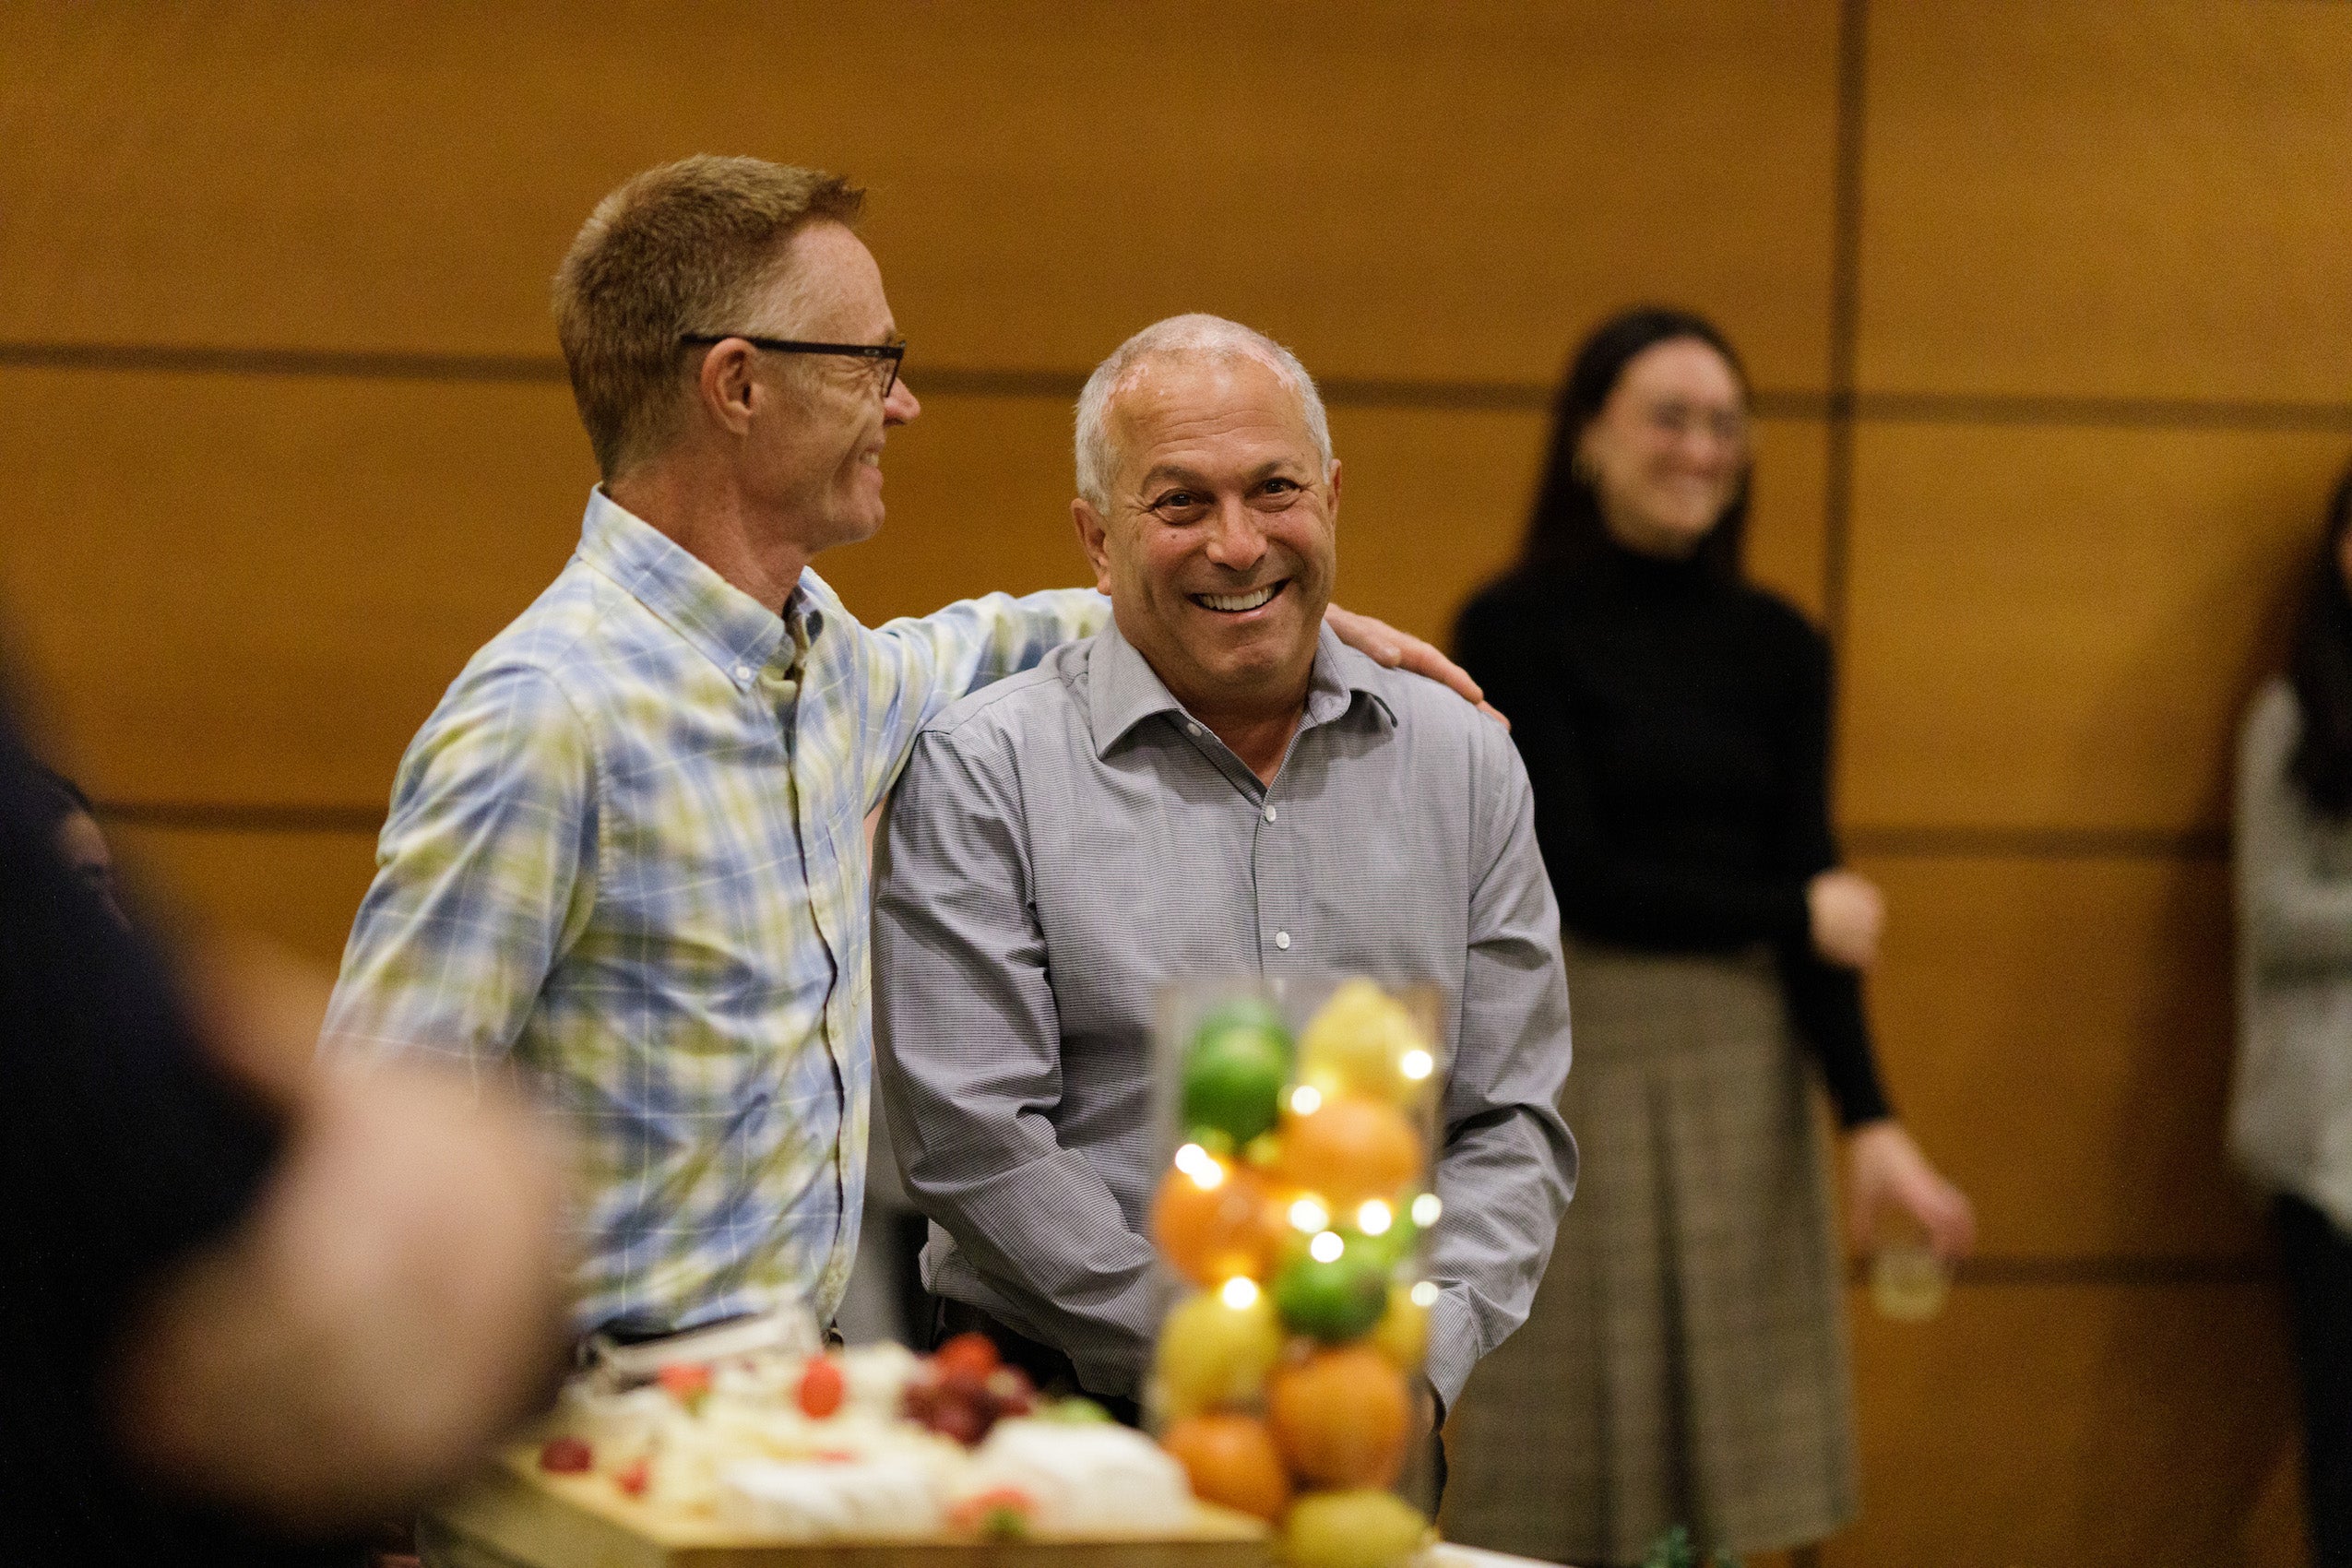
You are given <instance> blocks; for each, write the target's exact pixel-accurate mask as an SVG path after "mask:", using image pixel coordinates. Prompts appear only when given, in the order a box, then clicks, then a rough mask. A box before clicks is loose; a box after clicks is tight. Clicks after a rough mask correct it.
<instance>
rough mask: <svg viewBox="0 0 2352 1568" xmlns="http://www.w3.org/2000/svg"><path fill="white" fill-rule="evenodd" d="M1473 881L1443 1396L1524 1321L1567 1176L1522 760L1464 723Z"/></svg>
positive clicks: (1545, 908)
mask: <svg viewBox="0 0 2352 1568" xmlns="http://www.w3.org/2000/svg"><path fill="white" fill-rule="evenodd" d="M1469 744H1470V745H1471V747H1472V748H1473V758H1474V764H1473V766H1472V769H1471V772H1470V778H1471V779H1472V788H1471V796H1472V799H1471V800H1470V801H1469V802H1467V809H1468V811H1469V813H1470V835H1471V845H1472V855H1473V860H1472V882H1471V888H1470V910H1469V952H1468V955H1467V962H1466V963H1465V965H1464V968H1463V979H1462V998H1461V1012H1460V1017H1459V1020H1458V1028H1457V1029H1456V1032H1455V1042H1456V1049H1455V1061H1454V1063H1453V1066H1452V1071H1451V1073H1450V1074H1449V1075H1448V1078H1447V1083H1446V1093H1445V1105H1444V1121H1445V1127H1446V1133H1445V1147H1444V1150H1443V1154H1442V1155H1441V1156H1440V1158H1439V1162H1438V1170H1437V1191H1438V1196H1439V1198H1440V1199H1441V1200H1442V1201H1443V1205H1444V1215H1443V1219H1441V1220H1440V1222H1439V1224H1438V1227H1437V1229H1436V1232H1435V1235H1434V1237H1433V1239H1432V1243H1431V1255H1430V1275H1431V1278H1432V1279H1434V1280H1435V1281H1436V1282H1437V1284H1438V1286H1439V1288H1440V1291H1441V1294H1440V1295H1439V1297H1438V1301H1437V1304H1436V1306H1435V1307H1434V1308H1432V1309H1431V1324H1430V1357H1429V1376H1430V1381H1431V1383H1432V1384H1434V1385H1435V1386H1436V1388H1437V1391H1438V1395H1439V1397H1440V1398H1442V1399H1443V1400H1444V1401H1445V1403H1446V1404H1447V1405H1448V1406H1449V1407H1450V1406H1451V1405H1452V1404H1453V1402H1454V1400H1455V1398H1456V1397H1457V1396H1459V1395H1460V1393H1461V1391H1462V1384H1464V1382H1465V1381H1467V1378H1468V1377H1469V1375H1470V1369H1471V1368H1472V1367H1473V1366H1475V1365H1476V1364H1477V1363H1478V1360H1479V1358H1480V1357H1482V1356H1484V1355H1485V1354H1487V1352H1489V1351H1491V1350H1492V1349H1493V1348H1495V1347H1496V1346H1498V1345H1500V1344H1502V1343H1503V1340H1504V1339H1506V1338H1508V1337H1509V1336H1510V1335H1511V1334H1512V1332H1513V1331H1514V1330H1515V1329H1516V1328H1517V1327H1518V1326H1519V1324H1521V1323H1522V1322H1524V1321H1526V1315H1527V1309H1528V1307H1529V1306H1530V1305H1531V1304H1532V1303H1533V1301H1534V1300H1535V1292H1536V1287H1537V1285H1538V1283H1540V1282H1541V1280H1542V1278H1543V1272H1544V1265H1546V1263H1548V1262H1549V1261H1550V1256H1551V1244H1552V1239H1553V1237H1554V1235H1555V1233H1556V1232H1557V1231H1558V1229H1559V1225H1560V1217H1561V1215H1562V1213H1564V1212H1565V1210H1566V1208H1567V1206H1568V1199H1569V1195H1570V1194H1571V1193H1572V1192H1573V1191H1574V1187H1575V1181H1576V1145H1575V1141H1574V1139H1573V1138H1572V1137H1571V1136H1570V1135H1569V1131H1568V1127H1567V1124H1566V1123H1564V1122H1562V1120H1561V1117H1560V1112H1559V1110H1558V1101H1559V1098H1560V1090H1561V1087H1562V1084H1564V1083H1565V1082H1566V1080H1567V1075H1568V1062H1569V1043H1568V982H1567V975H1566V971H1565V969H1564V968H1562V963H1561V956H1560V913H1559V909H1557V907H1556V906H1555V904H1554V902H1553V899H1552V893H1551V882H1550V877H1549V876H1548V875H1547V874H1546V873H1545V870H1544V864H1543V856H1542V853H1541V851H1540V850H1538V849H1537V847H1536V836H1535V815H1534V806H1533V800H1532V795H1531V792H1530V790H1529V789H1528V786H1527V776H1526V768H1525V767H1524V766H1522V765H1521V764H1520V761H1519V756H1518V754H1517V752H1516V751H1515V749H1514V748H1513V746H1512V744H1511V742H1510V741H1509V740H1508V739H1507V738H1505V737H1504V736H1503V733H1502V731H1500V729H1499V728H1496V727H1494V726H1491V725H1488V724H1485V723H1483V722H1478V723H1475V724H1473V725H1472V726H1471V727H1470V741H1469Z"/></svg>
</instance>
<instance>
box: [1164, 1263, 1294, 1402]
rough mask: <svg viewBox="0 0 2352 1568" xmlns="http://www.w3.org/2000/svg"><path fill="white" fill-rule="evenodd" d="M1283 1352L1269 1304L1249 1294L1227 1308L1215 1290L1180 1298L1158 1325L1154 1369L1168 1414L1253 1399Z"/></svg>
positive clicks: (1279, 1330) (1276, 1320)
mask: <svg viewBox="0 0 2352 1568" xmlns="http://www.w3.org/2000/svg"><path fill="white" fill-rule="evenodd" d="M1281 1355H1282V1321H1281V1318H1280V1316H1279V1315H1278V1314H1277V1313H1276V1312H1275V1310H1274V1302H1273V1301H1270V1300H1269V1299H1268V1298H1267V1297H1266V1296H1265V1294H1264V1293H1263V1292H1253V1293H1252V1294H1251V1296H1250V1299H1249V1303H1248V1304H1247V1305H1246V1306H1240V1307H1236V1306H1232V1305H1230V1304H1229V1303H1228V1301H1226V1300H1225V1298H1224V1296H1223V1295H1222V1294H1221V1293H1220V1292H1218V1291H1215V1290H1203V1291H1201V1292H1199V1293H1198V1294H1196V1295H1194V1296H1192V1297H1190V1298H1188V1299H1186V1300H1185V1301H1182V1302H1180V1303H1179V1304H1178V1305H1177V1307H1176V1310H1175V1311H1174V1312H1171V1313H1169V1314H1168V1321H1167V1322H1166V1323H1164V1324H1160V1328H1159V1352H1158V1360H1157V1361H1156V1363H1155V1371H1156V1372H1157V1373H1158V1382H1159V1392H1160V1397H1161V1399H1162V1401H1163V1402H1164V1404H1165V1406H1166V1410H1165V1413H1166V1414H1167V1415H1168V1416H1170V1418H1179V1417H1183V1416H1189V1415H1194V1414H1197V1413H1198V1412H1200V1411H1203V1410H1212V1409H1215V1408H1218V1406H1220V1405H1240V1404H1246V1403H1247V1402H1248V1401H1250V1400H1252V1399H1254V1398H1256V1397H1257V1396H1258V1393H1259V1391H1260V1390H1261V1389H1263V1388H1264V1387H1265V1376H1266V1373H1267V1372H1272V1371H1273V1370H1274V1363H1275V1362H1276V1361H1277V1360H1279V1359H1280V1357H1281Z"/></svg>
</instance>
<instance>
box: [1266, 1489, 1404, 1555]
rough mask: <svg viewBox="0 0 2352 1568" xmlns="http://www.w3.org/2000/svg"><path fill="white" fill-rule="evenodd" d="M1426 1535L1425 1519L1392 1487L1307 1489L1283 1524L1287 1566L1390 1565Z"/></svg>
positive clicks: (1283, 1550) (1283, 1541) (1283, 1545)
mask: <svg viewBox="0 0 2352 1568" xmlns="http://www.w3.org/2000/svg"><path fill="white" fill-rule="evenodd" d="M1428 1539H1429V1521H1428V1520H1426V1519H1424V1518H1422V1517H1421V1516H1420V1514H1418V1513H1416V1512H1415V1511H1414V1509H1413V1507H1412V1505H1411V1504H1409V1503H1407V1502H1405V1500H1404V1499H1402V1498H1400V1497H1398V1496H1396V1494H1395V1493H1394V1492H1386V1491H1372V1489H1370V1488H1361V1489H1358V1490H1355V1491H1317V1492H1309V1493H1308V1494H1307V1495H1306V1496H1304V1497H1302V1498H1301V1499H1299V1501H1298V1502H1296V1503H1292V1504H1291V1505H1290V1516H1289V1519H1288V1520H1287V1521H1285V1522H1284V1525H1283V1528H1282V1560H1283V1561H1284V1562H1287V1563H1289V1568H1392V1565H1393V1564H1396V1563H1399V1562H1404V1561H1405V1560H1406V1559H1407V1558H1408V1557H1410V1556H1412V1555H1413V1553H1415V1552H1417V1551H1419V1550H1420V1549H1421V1547H1422V1545H1423V1543H1424V1542H1426V1541H1427V1540H1428Z"/></svg>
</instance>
